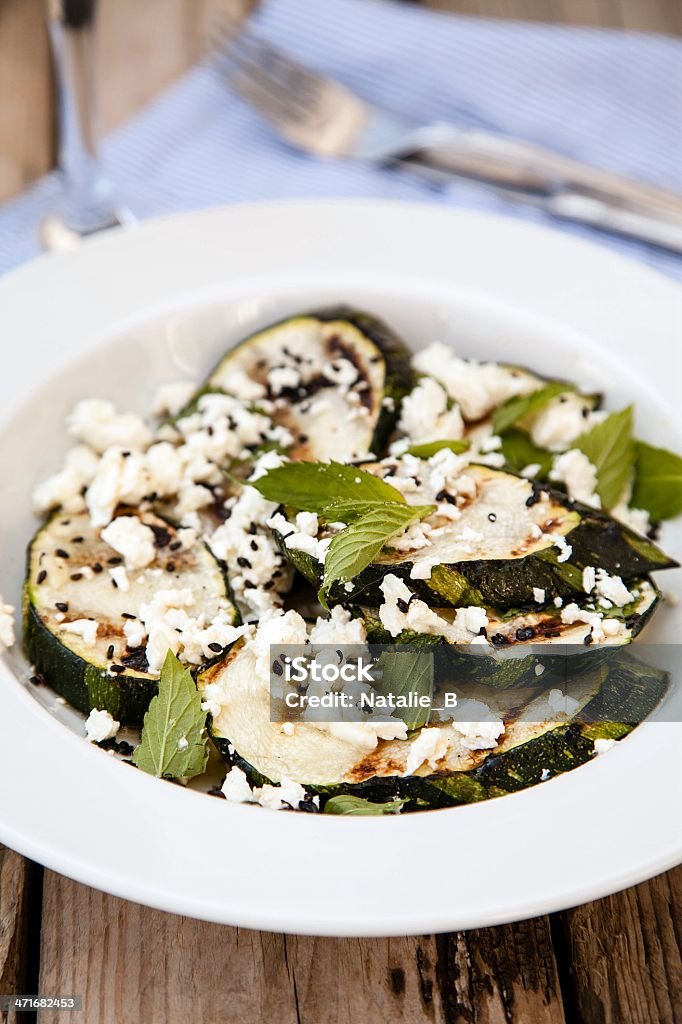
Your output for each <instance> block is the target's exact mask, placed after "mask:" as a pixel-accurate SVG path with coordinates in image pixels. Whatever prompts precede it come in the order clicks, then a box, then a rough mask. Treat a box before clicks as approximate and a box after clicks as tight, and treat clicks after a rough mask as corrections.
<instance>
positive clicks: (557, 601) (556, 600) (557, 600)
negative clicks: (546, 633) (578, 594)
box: [554, 597, 564, 608]
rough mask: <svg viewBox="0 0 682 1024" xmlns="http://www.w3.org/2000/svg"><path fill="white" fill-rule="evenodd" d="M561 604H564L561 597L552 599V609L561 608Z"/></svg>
mask: <svg viewBox="0 0 682 1024" xmlns="http://www.w3.org/2000/svg"><path fill="white" fill-rule="evenodd" d="M563 603H564V599H563V597H555V598H554V607H555V608H561V606H562V605H563Z"/></svg>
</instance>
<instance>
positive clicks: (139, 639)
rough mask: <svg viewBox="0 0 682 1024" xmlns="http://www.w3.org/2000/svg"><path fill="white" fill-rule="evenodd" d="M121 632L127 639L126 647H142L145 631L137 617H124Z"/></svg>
mask: <svg viewBox="0 0 682 1024" xmlns="http://www.w3.org/2000/svg"><path fill="white" fill-rule="evenodd" d="M123 633H124V636H125V638H126V640H127V641H128V647H142V645H143V644H144V642H145V640H146V639H147V631H146V629H145V628H144V626H143V625H142V623H141V622H138V621H137V619H126V622H125V624H124V626H123Z"/></svg>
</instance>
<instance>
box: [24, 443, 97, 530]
mask: <svg viewBox="0 0 682 1024" xmlns="http://www.w3.org/2000/svg"><path fill="white" fill-rule="evenodd" d="M98 464H99V459H98V457H97V456H96V455H95V453H94V452H93V451H91V449H90V448H88V447H87V446H86V445H78V446H77V447H75V448H72V449H71V451H69V452H68V453H67V456H66V460H65V464H64V468H63V469H62V470H60V471H59V473H56V474H55V475H54V476H51V477H49V479H47V480H45V482H44V483H42V484H39V485H38V487H36V488H35V490H34V491H33V507H34V509H35V511H36V512H39V513H41V512H50V511H51V510H52V509H54V508H62V509H63V510H64V511H65V512H72V513H77V512H83V511H85V498H84V497H83V490H84V489H85V488H86V487H87V486H88V485H89V484H90V482H91V480H92V479H93V477H94V475H95V473H96V472H97V466H98Z"/></svg>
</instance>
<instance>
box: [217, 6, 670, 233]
mask: <svg viewBox="0 0 682 1024" xmlns="http://www.w3.org/2000/svg"><path fill="white" fill-rule="evenodd" d="M210 42H211V43H212V46H213V50H214V66H215V67H216V69H217V71H218V73H219V74H221V75H222V76H223V77H225V78H226V79H227V80H228V82H229V84H230V85H231V87H232V88H233V89H234V90H235V91H236V92H237V93H238V94H239V95H240V96H241V97H242V98H243V99H245V100H246V101H247V102H248V103H250V104H251V105H252V106H253V107H255V108H256V109H257V110H258V111H259V112H260V113H261V114H262V115H263V116H264V117H265V118H267V120H269V121H270V123H271V124H272V125H274V127H275V128H276V129H277V131H278V132H279V133H280V134H281V135H282V136H283V137H284V138H285V139H286V140H287V141H289V142H290V143H291V144H292V145H294V146H296V147H297V148H299V149H302V150H305V151H306V152H308V153H312V154H314V155H316V156H320V157H325V158H332V157H337V158H338V157H343V158H354V159H359V160H367V161H371V162H375V163H381V164H397V165H398V166H400V167H402V168H404V169H407V170H409V171H410V172H412V173H415V174H418V175H419V176H420V177H422V178H426V179H427V180H429V181H432V182H434V183H436V184H440V183H445V182H449V181H452V179H453V177H455V178H467V179H473V180H477V181H481V182H484V183H486V184H488V185H491V186H493V187H494V188H495V190H496V191H497V192H498V194H501V195H502V196H503V197H504V198H508V199H513V200H515V201H517V202H521V203H523V204H525V205H532V206H534V207H536V208H539V209H541V210H543V211H545V212H546V213H549V214H551V215H553V216H555V217H559V218H562V219H568V220H573V221H578V222H580V223H584V224H589V225H590V226H592V227H597V228H601V229H604V230H608V231H614V232H617V233H619V234H624V235H628V236H630V237H634V238H637V239H639V240H641V241H645V242H648V243H650V244H654V245H658V246H662V247H664V248H668V249H672V250H673V251H675V252H680V253H682V196H680V195H678V194H676V193H674V192H669V191H667V190H665V189H661V188H657V187H655V186H652V185H647V184H644V183H641V182H636V181H632V180H630V179H628V178H625V177H621V176H620V175H616V174H612V173H610V172H608V171H602V170H599V169H596V168H593V167H590V166H588V165H586V164H582V163H580V162H579V161H576V160H572V159H570V158H568V157H564V156H562V155H561V154H559V153H555V152H553V151H551V150H547V149H544V148H543V147H540V146H536V145H534V144H531V143H527V142H524V141H522V140H518V139H512V138H508V137H505V136H502V135H496V134H494V133H493V132H490V131H481V130H474V129H463V128H458V127H456V126H454V125H451V124H443V123H440V122H438V123H433V124H427V125H419V124H415V123H414V122H411V121H409V120H408V119H406V118H403V117H401V116H399V115H395V114H393V113H390V112H387V111H385V110H382V109H380V108H378V107H375V106H372V105H370V104H369V103H367V102H366V101H365V100H363V99H361V98H360V97H359V96H357V95H356V94H355V93H353V92H352V91H351V90H350V89H348V88H347V87H346V86H344V85H342V84H341V83H340V82H337V81H334V80H332V79H330V78H327V77H325V76H324V75H321V74H319V73H317V72H315V71H312V70H311V69H309V68H307V67H304V66H303V65H302V64H300V63H299V62H298V61H295V60H294V59H293V58H292V57H290V56H289V55H288V54H286V53H285V52H284V51H282V50H280V49H279V48H277V47H275V46H273V45H272V44H270V43H268V42H267V41H265V40H264V39H262V38H261V37H259V36H258V35H257V33H255V32H254V31H253V30H252V29H251V28H249V27H248V26H246V25H244V24H240V23H238V22H237V21H236V20H234V19H232V18H230V17H229V16H226V17H223V18H222V19H221V21H220V22H218V23H216V24H215V25H214V28H213V31H212V34H211V40H210Z"/></svg>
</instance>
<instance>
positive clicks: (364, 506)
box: [318, 498, 392, 523]
mask: <svg viewBox="0 0 682 1024" xmlns="http://www.w3.org/2000/svg"><path fill="white" fill-rule="evenodd" d="M391 504H392V503H391ZM385 507H386V502H385V501H358V500H357V499H356V498H339V500H338V501H330V502H329V504H328V505H325V506H324V508H322V509H320V512H319V513H318V514H319V516H320V518H321V519H324V520H325V522H327V523H353V522H355V520H356V519H359V518H360V516H365V515H367V513H368V512H374V511H376V510H377V509H381V508H385Z"/></svg>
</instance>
